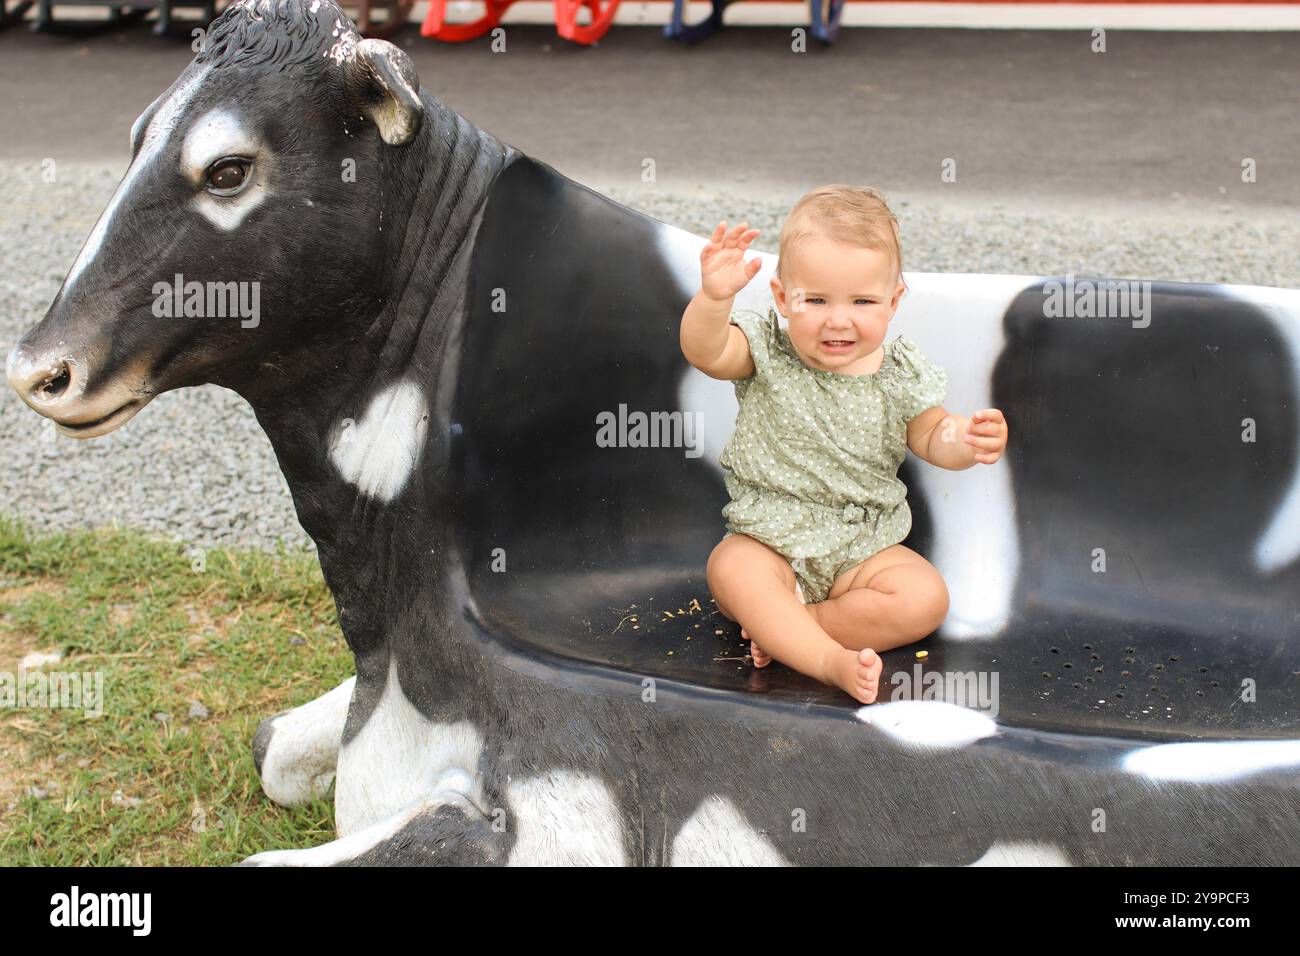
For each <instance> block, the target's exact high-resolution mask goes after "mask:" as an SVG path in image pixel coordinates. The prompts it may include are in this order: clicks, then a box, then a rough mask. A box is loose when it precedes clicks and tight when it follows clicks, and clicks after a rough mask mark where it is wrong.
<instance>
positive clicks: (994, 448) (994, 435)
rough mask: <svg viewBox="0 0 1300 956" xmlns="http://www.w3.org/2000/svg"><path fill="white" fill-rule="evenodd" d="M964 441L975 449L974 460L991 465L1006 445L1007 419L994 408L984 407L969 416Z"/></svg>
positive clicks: (999, 456)
mask: <svg viewBox="0 0 1300 956" xmlns="http://www.w3.org/2000/svg"><path fill="white" fill-rule="evenodd" d="M966 443H967V444H968V445H970V446H971V448H972V449H973V450H974V451H975V460H976V461H977V462H980V463H982V464H985V465H991V464H993V463H994V462H995V461H997V460H998V459H999V458H1001V457H1002V450H1003V449H1004V448H1006V447H1007V420H1006V419H1005V418H1003V417H1002V413H1001V412H1000V411H998V410H997V409H996V408H985V409H983V410H982V411H978V412H976V413H975V414H974V415H972V416H971V417H970V428H969V429H967V431H966Z"/></svg>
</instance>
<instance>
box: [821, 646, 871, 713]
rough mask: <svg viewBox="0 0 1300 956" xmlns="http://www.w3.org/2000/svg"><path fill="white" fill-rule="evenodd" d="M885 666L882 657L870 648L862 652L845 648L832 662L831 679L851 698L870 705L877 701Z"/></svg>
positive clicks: (865, 648)
mask: <svg viewBox="0 0 1300 956" xmlns="http://www.w3.org/2000/svg"><path fill="white" fill-rule="evenodd" d="M883 666H884V661H882V660H881V659H880V655H879V654H877V653H876V652H875V651H873V650H872V649H871V648H869V647H864V648H863V649H862V650H860V651H851V650H848V649H847V648H845V649H844V650H842V651H841V652H840V653H838V654H836V655H835V657H834V658H833V660H832V662H831V668H830V679H831V682H832V683H834V684H835V686H836V687H838V688H840V690H842V691H844V692H845V693H847V694H848V695H849V696H851V697H853V698H855V699H856V700H860V701H862V703H864V704H870V703H873V702H874V701H875V699H876V693H877V691H878V690H879V687H880V671H881V668H882V667H883Z"/></svg>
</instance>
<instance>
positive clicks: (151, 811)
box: [0, 517, 352, 866]
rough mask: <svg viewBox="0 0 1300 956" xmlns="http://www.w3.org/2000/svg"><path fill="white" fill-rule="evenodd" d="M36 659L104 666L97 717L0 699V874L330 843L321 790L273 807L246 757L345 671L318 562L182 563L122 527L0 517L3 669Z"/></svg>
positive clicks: (211, 859)
mask: <svg viewBox="0 0 1300 956" xmlns="http://www.w3.org/2000/svg"><path fill="white" fill-rule="evenodd" d="M38 651H39V652H45V653H53V652H57V653H60V654H62V660H61V661H59V662H58V663H55V664H48V665H46V666H45V667H44V668H43V669H42V670H43V671H45V672H51V671H59V672H63V673H78V674H81V673H91V672H98V673H101V674H102V681H103V683H102V687H103V703H102V711H103V713H102V716H99V717H87V716H86V714H85V712H84V708H83V709H70V708H54V707H42V706H30V704H29V706H23V707H19V706H17V701H16V700H15V701H14V702H13V705H10V706H3V697H2V695H0V767H3V772H2V773H0V865H4V866H12V865H42V866H48V865H100V866H102V865H118V864H122V865H125V864H130V865H226V864H231V863H235V862H238V861H239V860H241V859H243V858H244V857H246V856H249V855H250V854H252V853H256V852H258V851H261V850H269V849H292V848H298V847H308V846H314V845H317V844H320V843H323V842H326V841H328V840H332V839H334V835H335V834H334V825H333V797H332V794H331V795H329V796H327V797H325V798H322V799H320V800H317V801H315V802H313V803H312V804H310V805H308V806H304V807H297V808H293V809H285V808H282V807H277V806H276V805H274V804H273V803H271V802H270V800H268V799H267V798H266V797H265V796H264V795H263V794H262V791H261V786H260V783H259V780H258V777H257V772H256V769H255V768H254V766H253V755H252V747H251V742H252V737H253V732H254V730H256V728H257V724H258V722H259V721H261V720H262V719H263V718H264V717H269V716H271V715H273V714H275V713H278V712H280V711H282V710H286V709H288V708H290V707H296V706H298V705H299V704H304V703H306V702H308V701H310V700H312V699H314V698H316V697H318V696H320V695H321V694H322V693H324V692H325V691H327V690H329V689H331V688H333V687H335V686H336V685H337V684H338V683H339V682H341V681H343V680H345V679H346V678H347V677H348V676H349V675H350V674H351V673H352V659H351V655H350V654H349V653H348V650H347V647H346V645H345V644H344V642H343V637H342V634H341V632H340V631H339V627H338V621H337V618H336V616H335V609H334V602H333V599H332V598H331V596H330V594H329V591H328V590H327V589H326V587H325V583H324V581H323V580H322V578H321V573H320V568H319V565H318V564H317V561H316V558H315V556H314V555H311V554H308V553H289V552H286V551H283V550H282V551H281V552H280V553H279V554H268V553H265V552H260V551H251V550H250V551H233V550H232V551H227V550H215V551H210V552H207V553H206V555H204V556H203V560H202V561H201V562H196V560H195V556H194V555H192V554H190V553H189V552H188V551H187V549H186V548H184V547H183V546H181V545H178V544H172V543H169V542H165V541H158V540H155V539H150V538H148V537H146V536H144V535H142V534H140V533H138V532H134V531H126V530H120V529H116V528H114V529H103V530H96V531H75V532H68V533H60V534H52V535H40V536H37V535H33V534H31V533H30V532H29V531H27V530H26V529H25V528H24V527H23V526H21V525H20V524H18V523H15V522H13V521H11V520H8V519H5V518H3V517H0V674H4V673H5V672H7V673H8V674H11V675H14V677H13V678H10V680H11V681H12V680H14V679H16V677H17V671H18V662H19V661H20V660H21V659H22V658H23V657H24V656H25V655H27V654H29V653H32V652H38ZM28 676H29V678H30V675H28ZM10 686H11V687H12V686H13V685H12V683H11V685H10ZM193 701H199V702H201V704H202V705H203V707H205V708H206V709H207V710H208V712H209V716H208V717H207V718H205V719H202V718H200V717H199V716H195V717H191V716H190V708H191V703H192V702H193Z"/></svg>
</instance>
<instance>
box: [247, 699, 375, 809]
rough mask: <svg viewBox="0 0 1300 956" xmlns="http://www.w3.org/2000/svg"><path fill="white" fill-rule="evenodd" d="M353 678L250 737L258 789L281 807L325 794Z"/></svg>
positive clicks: (335, 761) (268, 722) (269, 720)
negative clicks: (259, 782) (260, 786)
mask: <svg viewBox="0 0 1300 956" xmlns="http://www.w3.org/2000/svg"><path fill="white" fill-rule="evenodd" d="M356 682H357V679H356V678H355V677H349V678H348V679H347V680H345V681H344V682H343V683H342V684H339V686H338V687H335V688H334V689H333V690H332V691H330V692H329V693H328V694H325V695H323V696H321V697H317V698H316V699H315V700H313V701H312V702H311V703H310V704H303V705H302V706H301V707H295V708H294V709H293V710H287V711H285V712H284V713H281V714H277V715H276V716H274V717H268V718H267V719H266V720H264V721H262V723H261V724H260V725H259V726H258V728H257V733H256V734H254V735H253V761H254V763H255V764H256V765H257V772H258V774H259V775H260V776H261V778H262V790H263V792H264V793H265V794H266V795H267V796H268V797H270V798H271V800H272V801H273V802H275V803H278V804H279V805H280V806H282V807H293V806H299V805H301V804H304V803H308V802H310V801H311V800H313V799H315V798H317V797H323V796H325V794H326V793H328V792H329V787H330V783H331V782H332V781H333V780H334V774H335V771H336V768H337V766H338V758H339V744H340V742H341V741H342V739H343V724H344V723H345V722H346V721H347V717H348V704H349V703H350V702H351V700H352V689H353V687H354V686H355V685H356Z"/></svg>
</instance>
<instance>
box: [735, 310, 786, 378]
mask: <svg viewBox="0 0 1300 956" xmlns="http://www.w3.org/2000/svg"><path fill="white" fill-rule="evenodd" d="M727 321H728V322H729V323H730V324H732V325H735V326H738V327H739V328H740V331H742V332H744V333H745V338H747V339H749V356H750V358H751V359H753V362H754V374H753V375H751V376H749V377H748V378H742V379H738V380H737V381H736V382H735V386H736V397H737V398H743V397H744V395H745V391H746V390H747V389H748V387H749V384H750V383H751V382H753V381H755V380H756V379H758V378H760V377H762V376H764V375H765V374H766V373H767V371H768V370H769V369H770V368H771V367H772V362H773V359H774V355H773V353H774V351H775V349H776V334H777V328H776V323H775V321H774V320H773V319H772V317H771V316H770V315H764V314H763V313H761V312H755V311H754V310H753V309H732V311H731V316H730V318H728V320H727Z"/></svg>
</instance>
